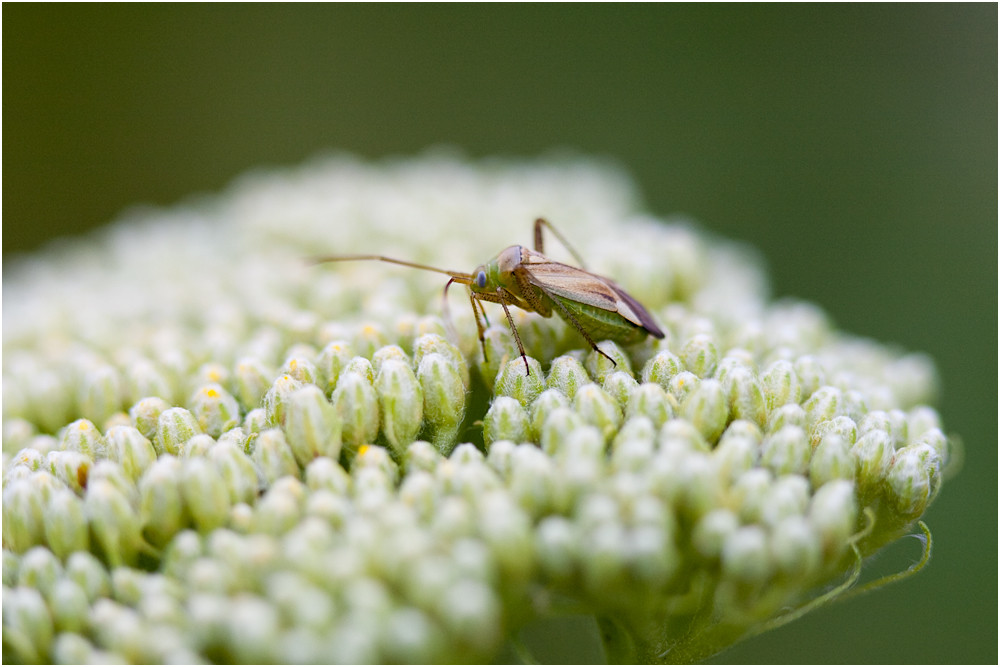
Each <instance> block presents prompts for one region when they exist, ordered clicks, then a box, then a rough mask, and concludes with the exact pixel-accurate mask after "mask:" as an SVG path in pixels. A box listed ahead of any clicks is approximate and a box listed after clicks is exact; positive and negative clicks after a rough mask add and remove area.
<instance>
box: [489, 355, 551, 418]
mask: <svg viewBox="0 0 1000 667" xmlns="http://www.w3.org/2000/svg"><path fill="white" fill-rule="evenodd" d="M527 360H528V368H525V366H524V361H523V360H522V359H521V358H520V357H517V358H514V359H511V360H509V361H508V362H507V363H506V364H504V365H503V366H502V367H501V368H500V373H499V374H498V375H497V379H496V384H495V385H494V387H493V394H494V396H509V397H511V398H513V399H515V400H516V401H517V402H518V403H520V404H521V406H522V407H523V408H525V409H527V408H528V407H530V406H531V404H532V403H533V402H534V400H535V399H536V398H538V396H539V394H541V393H542V391H543V390H544V389H545V377H544V375H542V366H541V364H539V363H538V361H537V360H536V359H535V358H533V357H527ZM528 369H530V371H531V372H530V374H529V372H528Z"/></svg>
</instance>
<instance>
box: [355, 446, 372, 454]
mask: <svg viewBox="0 0 1000 667" xmlns="http://www.w3.org/2000/svg"><path fill="white" fill-rule="evenodd" d="M369 449H371V445H361V446H360V447H358V456H364V455H365V452H367V451H368V450H369Z"/></svg>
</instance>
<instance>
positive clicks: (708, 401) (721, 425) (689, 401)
mask: <svg viewBox="0 0 1000 667" xmlns="http://www.w3.org/2000/svg"><path fill="white" fill-rule="evenodd" d="M680 414H681V415H682V416H683V417H684V418H685V419H687V420H688V421H689V422H691V424H693V425H694V427H695V428H696V429H698V432H699V433H701V434H702V436H703V437H704V438H705V440H707V441H708V442H715V441H716V440H717V439H718V438H719V436H720V435H722V431H723V430H724V429H725V428H726V422H727V421H728V419H729V405H728V401H727V400H726V395H725V393H724V392H723V389H722V385H721V384H720V383H719V382H718V381H717V380H702V381H701V383H700V384H699V385H698V388H697V389H695V390H694V391H692V392H691V393H690V394H688V395H687V396H686V397H685V398H684V401H683V403H681V409H680Z"/></svg>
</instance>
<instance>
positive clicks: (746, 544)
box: [722, 526, 774, 584]
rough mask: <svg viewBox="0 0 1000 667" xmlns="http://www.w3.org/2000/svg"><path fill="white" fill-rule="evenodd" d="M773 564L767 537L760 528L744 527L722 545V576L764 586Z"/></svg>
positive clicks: (727, 538)
mask: <svg viewBox="0 0 1000 667" xmlns="http://www.w3.org/2000/svg"><path fill="white" fill-rule="evenodd" d="M773 565H774V564H773V562H772V561H771V557H770V554H769V553H768V543H767V535H766V534H765V533H764V530H763V529H762V528H761V527H760V526H743V527H741V528H737V529H736V530H735V531H733V532H732V533H730V534H729V535H727V536H726V540H725V542H724V543H723V545H722V576H723V577H725V578H727V579H731V580H733V581H737V582H742V583H754V584H763V583H764V582H766V581H767V579H768V577H770V576H771V572H772V569H773Z"/></svg>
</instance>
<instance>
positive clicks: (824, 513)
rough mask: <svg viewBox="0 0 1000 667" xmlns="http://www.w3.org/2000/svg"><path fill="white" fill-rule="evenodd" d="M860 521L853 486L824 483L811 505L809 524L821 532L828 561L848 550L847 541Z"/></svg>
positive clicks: (836, 481) (840, 481) (847, 483)
mask: <svg viewBox="0 0 1000 667" xmlns="http://www.w3.org/2000/svg"><path fill="white" fill-rule="evenodd" d="M857 519H858V507H857V502H856V500H855V498H854V484H853V483H851V482H850V481H848V480H843V479H838V480H834V481H832V482H828V483H827V484H824V485H823V486H821V487H820V488H819V489H818V490H817V491H816V492H815V493H814V494H813V496H812V500H810V502H809V523H811V524H812V526H813V528H815V529H816V531H817V533H819V536H820V539H821V540H822V543H823V550H824V553H825V554H827V557H828V559H829V558H831V557H832V558H836V557H839V556H840V555H841V554H843V553H844V552H845V551H846V550H847V540H848V538H850V536H851V534H852V533H854V526H855V523H856V522H857Z"/></svg>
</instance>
